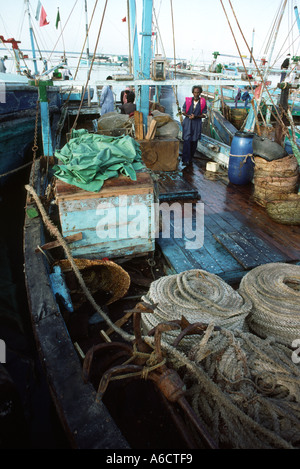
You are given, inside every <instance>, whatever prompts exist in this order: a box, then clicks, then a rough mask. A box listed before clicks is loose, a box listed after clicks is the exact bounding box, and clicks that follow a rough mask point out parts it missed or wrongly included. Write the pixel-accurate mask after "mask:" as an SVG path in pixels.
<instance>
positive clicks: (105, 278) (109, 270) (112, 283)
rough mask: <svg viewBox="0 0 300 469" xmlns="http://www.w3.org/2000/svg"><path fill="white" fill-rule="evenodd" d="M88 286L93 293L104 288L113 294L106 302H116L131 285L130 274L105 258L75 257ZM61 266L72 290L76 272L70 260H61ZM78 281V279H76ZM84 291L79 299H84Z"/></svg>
mask: <svg viewBox="0 0 300 469" xmlns="http://www.w3.org/2000/svg"><path fill="white" fill-rule="evenodd" d="M74 261H75V263H76V265H77V267H78V269H79V270H80V273H81V275H82V277H83V279H84V281H85V284H86V286H87V288H88V289H89V290H90V292H91V293H92V294H95V293H96V292H97V291H99V290H103V291H105V292H107V293H109V294H110V295H111V298H110V299H109V301H107V303H106V304H108V305H109V304H111V303H114V302H115V301H117V300H119V299H120V298H122V297H123V296H124V295H125V294H126V293H127V291H128V289H129V286H130V276H129V274H128V273H127V272H126V271H125V270H124V269H123V268H122V267H121V266H119V265H118V264H116V263H115V262H112V261H109V260H104V259H101V260H100V259H95V260H89V259H74ZM59 266H60V267H61V270H62V272H64V274H65V276H66V283H67V285H68V287H69V289H70V290H71V291H72V285H74V280H75V279H74V276H75V274H74V272H73V269H72V267H71V264H70V261H69V260H67V259H63V260H61V261H59ZM75 282H76V280H75ZM83 297H84V293H82V294H80V296H79V297H78V298H77V301H78V302H80V301H82V298H83Z"/></svg>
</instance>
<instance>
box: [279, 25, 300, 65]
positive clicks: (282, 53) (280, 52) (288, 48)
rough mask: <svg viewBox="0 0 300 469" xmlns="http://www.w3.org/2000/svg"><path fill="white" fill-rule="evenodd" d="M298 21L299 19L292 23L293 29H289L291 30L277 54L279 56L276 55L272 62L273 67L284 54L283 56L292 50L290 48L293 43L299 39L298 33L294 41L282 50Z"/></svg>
mask: <svg viewBox="0 0 300 469" xmlns="http://www.w3.org/2000/svg"><path fill="white" fill-rule="evenodd" d="M296 21H297V20H295V21H294V24H293V25H292V27H291V29H290V30H289V32H288V34H287V36H286V38H285V40H284V42H283V44H282V46H281V48H280V50H279V52H278V54H277V57H276V59H275V60H274V62H273V64H272V67H274V65H275V63H276V62H277V61H278V60H279V59H280V58H282V56H283V55H284V54H285V53H286V52H287V51H288V50H290V48H291V47H292V45H293V44H294V43H295V42H296V41H297V39H299V37H300V35H299V34H298V36H297V37H296V38H295V39H294V40H293V41H292V43H290V44H289V45H288V47H287V48H286V49H285V50H284V51H283V52H282V49H283V47H284V46H285V44H286V42H287V40H288V39H289V35H290V34H291V32H292V31H293V28H294V26H295V23H296ZM280 54H281V55H280Z"/></svg>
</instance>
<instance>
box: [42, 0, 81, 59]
mask: <svg viewBox="0 0 300 469" xmlns="http://www.w3.org/2000/svg"><path fill="white" fill-rule="evenodd" d="M77 2H78V0H75V3H74V5H73V8H72V10H71V12H70V14H69V16H68V18H67V21H66V22H65V25H64V27H63V28H62V32H61V33H60V35H59V36H58V39H57V41H56V43H55V45H54V47H53V49H52V52H50V55H49V57H48V59H47V60H48V61H50V58H51V56H52V54H53V52H54V49H55V48H56V46H57V44H58V41H59V40H60V36H61V35H62V33H63V31H64V29H65V27H66V26H67V24H68V22H69V19H70V17H71V15H72V13H73V11H74V8H75V6H76V4H77Z"/></svg>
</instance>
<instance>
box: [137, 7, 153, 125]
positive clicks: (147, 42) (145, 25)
mask: <svg viewBox="0 0 300 469" xmlns="http://www.w3.org/2000/svg"><path fill="white" fill-rule="evenodd" d="M152 8H153V0H143V20H142V48H141V70H142V71H143V78H144V79H146V80H147V79H149V78H150V61H151V39H152ZM140 99H141V102H140V111H141V112H142V113H143V121H144V125H145V129H146V130H147V118H148V114H149V86H142V87H141V98H140Z"/></svg>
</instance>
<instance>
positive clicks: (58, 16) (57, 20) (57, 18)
mask: <svg viewBox="0 0 300 469" xmlns="http://www.w3.org/2000/svg"><path fill="white" fill-rule="evenodd" d="M59 22H60V14H59V8H58V9H57V16H56V23H55V26H56V29H57V28H58V23H59Z"/></svg>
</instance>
